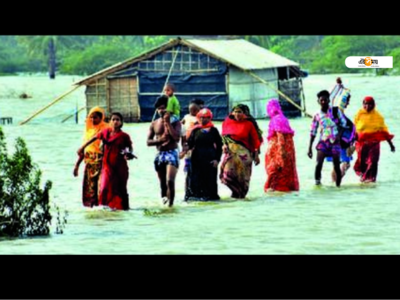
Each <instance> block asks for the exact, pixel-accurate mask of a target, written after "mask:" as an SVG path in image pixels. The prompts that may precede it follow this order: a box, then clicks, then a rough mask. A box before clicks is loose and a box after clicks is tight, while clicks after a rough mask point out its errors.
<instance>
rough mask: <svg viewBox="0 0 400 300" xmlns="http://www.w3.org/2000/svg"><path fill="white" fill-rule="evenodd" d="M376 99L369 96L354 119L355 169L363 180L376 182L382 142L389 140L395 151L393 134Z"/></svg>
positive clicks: (391, 147) (392, 149)
mask: <svg viewBox="0 0 400 300" xmlns="http://www.w3.org/2000/svg"><path fill="white" fill-rule="evenodd" d="M375 106H376V105H375V100H374V98H372V97H371V96H367V97H365V98H364V100H363V108H362V109H360V110H359V111H358V112H357V114H356V117H355V119H354V125H355V126H356V151H357V155H358V157H357V161H356V163H355V164H354V171H355V172H356V174H357V175H359V176H360V181H361V182H375V181H376V177H377V176H378V162H379V156H380V142H381V141H387V142H388V143H389V146H390V150H391V151H392V152H395V147H394V145H393V143H392V139H393V137H394V135H393V134H389V130H388V127H387V126H386V124H385V120H384V118H383V116H382V115H381V114H380V113H379V112H378V111H377V110H376V108H375Z"/></svg>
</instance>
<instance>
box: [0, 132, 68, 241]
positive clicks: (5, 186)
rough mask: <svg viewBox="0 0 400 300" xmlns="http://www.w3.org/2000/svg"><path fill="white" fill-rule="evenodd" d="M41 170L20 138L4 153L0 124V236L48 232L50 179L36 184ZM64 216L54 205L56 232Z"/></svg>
mask: <svg viewBox="0 0 400 300" xmlns="http://www.w3.org/2000/svg"><path fill="white" fill-rule="evenodd" d="M40 177H41V171H40V169H39V168H38V166H37V165H36V164H34V163H33V162H32V159H31V157H30V156H29V153H28V149H27V147H26V144H25V142H24V141H23V139H21V138H18V139H17V140H16V145H15V152H14V154H13V155H11V156H10V155H9V154H8V153H7V147H6V143H5V137H4V133H3V130H2V129H1V127H0V237H18V236H37V235H48V234H49V233H50V222H51V219H52V216H51V214H50V202H49V191H50V189H51V185H52V183H51V181H47V182H46V183H45V184H44V187H43V188H41V187H40ZM65 222H66V219H65V217H64V219H60V213H59V208H58V207H57V229H56V231H57V233H62V229H63V227H64V224H65Z"/></svg>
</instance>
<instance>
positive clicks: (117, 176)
mask: <svg viewBox="0 0 400 300" xmlns="http://www.w3.org/2000/svg"><path fill="white" fill-rule="evenodd" d="M110 133H111V128H108V129H105V130H103V131H102V132H100V133H99V134H98V136H97V137H98V138H99V139H101V140H102V141H103V144H104V156H103V167H102V170H101V175H100V196H99V204H101V205H105V206H109V207H110V208H112V209H120V210H121V209H123V210H128V209H129V199H128V189H127V184H128V177H129V169H128V163H127V161H126V159H125V158H124V155H123V154H122V153H121V152H122V151H123V150H124V149H126V148H131V147H132V141H131V139H130V137H129V135H128V134H126V133H125V132H123V131H119V132H117V133H116V134H115V135H113V136H110Z"/></svg>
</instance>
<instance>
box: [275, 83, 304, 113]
mask: <svg viewBox="0 0 400 300" xmlns="http://www.w3.org/2000/svg"><path fill="white" fill-rule="evenodd" d="M279 90H280V91H281V92H282V93H284V94H285V95H286V96H288V97H289V98H290V99H292V100H293V101H294V102H295V103H296V104H298V105H299V106H301V104H302V100H301V99H302V96H301V95H302V82H301V78H292V79H289V80H280V81H279ZM279 102H280V104H281V107H282V111H283V113H284V114H285V116H286V117H301V111H300V110H299V109H298V108H296V107H295V106H293V105H292V104H291V103H289V102H288V101H287V100H285V98H283V97H281V96H279Z"/></svg>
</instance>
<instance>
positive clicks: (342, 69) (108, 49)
mask: <svg viewBox="0 0 400 300" xmlns="http://www.w3.org/2000/svg"><path fill="white" fill-rule="evenodd" d="M175 37H176V36H166V35H164V36H145V35H140V36H137V35H132V36H127V35H114V36H109V35H107V36H85V35H80V36H74V35H69V36H63V35H47V36H44V35H40V36H0V74H16V73H43V72H48V74H49V77H50V78H55V76H56V72H57V73H61V74H73V75H89V74H92V73H95V72H97V71H99V70H101V69H104V68H106V67H109V66H111V65H113V64H115V63H118V62H120V61H123V60H126V59H129V58H131V57H133V56H135V55H137V54H139V53H142V52H144V51H146V50H149V49H151V48H154V47H156V46H158V45H160V44H161V43H164V42H167V41H168V40H169V39H171V38H175ZM182 37H183V38H199V37H200V36H182ZM209 37H213V38H243V39H246V40H248V41H250V42H252V43H254V44H257V45H259V46H261V47H264V48H266V49H269V50H270V51H273V52H275V53H277V54H280V55H282V56H284V57H287V58H289V59H291V60H294V61H296V62H298V63H300V66H301V68H302V69H305V70H308V71H309V72H310V73H312V74H327V73H355V72H366V70H365V69H349V68H347V67H346V66H345V64H344V61H345V59H346V57H348V56H393V69H380V70H379V73H380V74H399V73H400V36H369V35H362V36H350V35H349V36H336V35H335V36H324V35H304V36H299V35H242V36H209ZM367 71H371V70H370V69H369V70H367Z"/></svg>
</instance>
